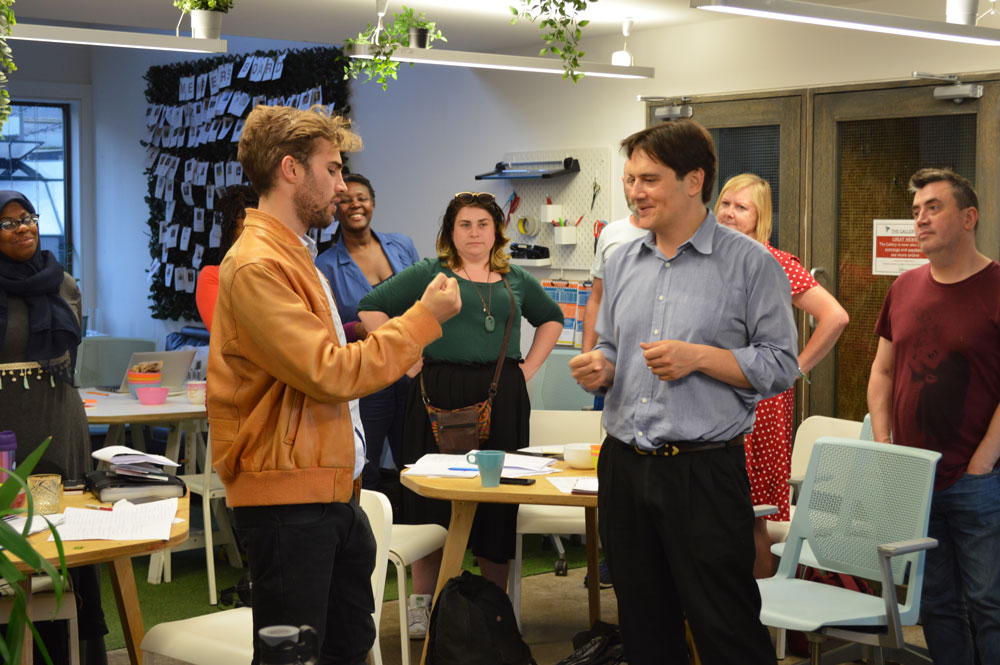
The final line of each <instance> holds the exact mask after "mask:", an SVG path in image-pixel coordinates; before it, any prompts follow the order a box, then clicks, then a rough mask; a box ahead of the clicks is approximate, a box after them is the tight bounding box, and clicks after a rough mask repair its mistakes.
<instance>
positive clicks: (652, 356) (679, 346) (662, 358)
mask: <svg viewBox="0 0 1000 665" xmlns="http://www.w3.org/2000/svg"><path fill="white" fill-rule="evenodd" d="M639 346H640V347H642V355H643V357H644V358H645V360H646V367H647V368H648V369H649V371H651V372H652V373H653V374H655V375H656V376H657V377H659V379H660V381H675V380H677V379H680V378H683V377H685V376H687V375H688V374H690V373H691V372H694V371H697V370H698V369H699V362H700V355H699V353H698V352H699V346H698V345H697V344H689V343H687V342H678V341H677V340H673V339H662V340H659V341H657V342H652V343H646V342H640V343H639Z"/></svg>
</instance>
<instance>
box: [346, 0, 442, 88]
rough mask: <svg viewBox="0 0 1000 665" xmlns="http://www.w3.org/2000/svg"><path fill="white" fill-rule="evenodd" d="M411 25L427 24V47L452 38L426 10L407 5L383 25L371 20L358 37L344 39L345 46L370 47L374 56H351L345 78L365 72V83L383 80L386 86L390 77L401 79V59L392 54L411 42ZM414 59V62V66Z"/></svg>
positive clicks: (383, 86)
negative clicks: (428, 15) (428, 17)
mask: <svg viewBox="0 0 1000 665" xmlns="http://www.w3.org/2000/svg"><path fill="white" fill-rule="evenodd" d="M410 28H427V31H428V32H427V48H431V42H433V41H434V40H437V39H439V40H441V41H443V42H446V41H448V39H447V38H446V37H445V36H444V35H443V34H442V33H441V30H439V29H438V27H437V24H436V23H435V22H434V21H428V20H427V17H426V16H425V15H424V13H423V12H420V13H419V14H417V13H416V12H415V11H414V10H413V9H412V8H410V7H407V6H406V5H403V11H402V12H398V13H394V14H393V15H392V21H391V22H390V23H388V24H387V25H385V27H382V28H381V29H380V27H379V26H376V27H374V28H373V27H372V24H371V23H369V24H368V27H367V28H366V29H365V31H364V32H359V33H358V36H357V37H348V38H347V39H345V40H344V45H345V46H351V45H353V46H363V47H366V48H368V50H369V52H370V53H371V54H372V58H371V59H370V60H369V59H367V58H351V64H350V66H349V67H348V68H347V71H346V72H344V78H345V79H346V78H353V79H356V78H358V77H359V76H360V75H361V74H364V75H365V76H366V78H365V80H364V83H368V82H369V81H375V82H376V83H379V84H381V86H382V90H385V89H387V88H388V87H389V80H390V79H391V80H393V81H395V80H397V78H396V77H397V74H398V73H399V63H398V62H396V61H394V60H392V55H393V54H394V53H395V52H396V49H397V48H399V47H400V46H409V44H410ZM412 66H413V63H412V62H411V63H410V67H412Z"/></svg>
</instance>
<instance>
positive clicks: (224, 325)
mask: <svg viewBox="0 0 1000 665" xmlns="http://www.w3.org/2000/svg"><path fill="white" fill-rule="evenodd" d="M440 336H441V326H440V325H439V324H438V322H437V320H436V319H435V318H434V316H433V315H432V314H431V313H430V311H429V310H428V309H427V308H426V307H425V306H424V305H422V304H420V303H419V302H418V303H416V304H414V306H413V307H411V308H410V309H409V310H408V311H407V312H406V313H405V314H403V316H400V317H397V318H395V319H391V320H390V321H389V322H388V323H386V324H385V325H383V326H382V327H380V328H379V329H378V330H376V331H374V332H372V333H371V334H370V335H369V336H368V337H367V338H366V339H365V340H364V341H362V342H355V343H352V344H348V345H346V346H340V344H339V342H338V340H337V333H336V330H335V328H334V324H333V318H332V316H331V313H330V307H329V304H328V302H327V298H326V294H325V293H324V290H323V286H322V283H321V282H320V276H319V274H318V273H317V272H316V269H315V267H314V266H313V262H312V258H311V257H310V255H309V251H308V250H307V249H306V247H305V246H304V245H303V244H302V240H301V239H300V238H299V237H298V236H296V235H295V233H293V232H292V231H291V229H289V228H288V227H287V226H285V225H284V224H282V223H281V222H280V221H279V220H277V219H275V218H274V217H271V216H269V215H266V214H264V213H261V212H260V211H258V210H252V209H251V210H247V217H246V222H245V224H244V229H243V233H242V235H241V236H240V238H239V240H238V241H237V242H236V244H235V245H233V247H232V249H230V250H229V252H228V253H227V254H226V258H225V260H224V261H223V263H222V266H221V268H220V274H219V297H218V301H217V303H216V307H215V317H214V320H213V322H212V337H211V342H210V346H209V356H208V401H207V405H208V420H209V425H210V428H211V430H210V431H211V436H212V463H213V466H214V467H215V470H216V471H217V472H218V474H219V477H220V478H221V479H222V482H223V483H224V484H225V486H226V498H227V502H228V503H229V505H230V506H262V505H280V504H294V503H314V502H319V503H329V502H334V501H338V502H343V501H348V500H349V499H350V497H351V494H352V484H353V475H354V430H353V426H352V424H351V416H350V413H349V411H348V401H349V400H352V399H355V398H358V397H361V396H363V395H367V394H369V393H372V392H375V391H376V390H379V389H381V388H384V387H385V386H388V385H390V384H391V383H393V382H394V381H396V380H397V379H398V378H399V377H400V376H402V375H403V373H404V372H405V371H406V370H407V368H409V367H410V366H411V365H413V364H414V363H415V362H416V361H417V360H418V359H419V358H420V355H421V352H422V350H423V347H424V346H426V345H427V344H429V343H430V342H432V341H434V340H435V339H437V338H438V337H440Z"/></svg>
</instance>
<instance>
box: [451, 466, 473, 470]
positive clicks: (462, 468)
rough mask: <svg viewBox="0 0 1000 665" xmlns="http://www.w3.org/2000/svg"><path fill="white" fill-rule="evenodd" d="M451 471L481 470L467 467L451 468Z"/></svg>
mask: <svg viewBox="0 0 1000 665" xmlns="http://www.w3.org/2000/svg"><path fill="white" fill-rule="evenodd" d="M448 470H449V471H479V469H476V468H473V467H467V466H449V467H448Z"/></svg>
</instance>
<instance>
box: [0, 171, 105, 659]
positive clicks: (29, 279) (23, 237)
mask: <svg viewBox="0 0 1000 665" xmlns="http://www.w3.org/2000/svg"><path fill="white" fill-rule="evenodd" d="M80 335H81V333H80V290H79V289H78V288H77V286H76V280H74V279H73V276H72V275H70V274H68V273H66V271H64V270H63V267H62V265H60V264H59V261H58V260H56V257H55V256H53V254H52V252H49V251H48V250H43V249H41V248H40V246H39V240H38V215H37V214H36V213H35V208H34V206H33V205H32V204H31V202H30V201H29V200H28V199H27V197H25V196H24V195H23V194H21V193H20V192H15V191H9V190H8V191H0V429H4V430H11V431H13V432H14V434H15V435H16V436H17V455H16V459H17V461H18V462H21V461H23V460H24V458H26V457H27V456H28V455H29V454H30V453H31V452H32V451H33V450H34V449H35V448H37V447H38V445H39V444H41V443H42V441H44V440H45V439H46V438H47V437H50V436H51V437H52V441H51V443H49V447H48V448H47V449H46V451H45V456H44V457H43V458H42V459H41V460H40V461H39V463H38V465H37V466H36V467H35V472H36V473H57V474H59V475H60V476H62V477H63V479H64V480H65V479H66V478H82V477H83V473H84V472H85V471H87V470H89V469H90V468H91V466H90V431H89V429H88V427H87V415H86V413H85V412H84V410H83V401H82V400H81V399H80V394H79V393H78V392H77V390H76V388H74V387H73V371H74V367H75V364H76V350H77V347H78V346H79V344H80ZM70 575H71V577H72V578H73V586H74V589H75V592H76V597H77V602H78V603H79V607H78V616H79V633H80V641H81V649H80V655H81V661H80V662H81V663H89V664H93V663H106V662H107V656H106V654H105V651H104V639H103V636H104V635H105V634H106V633H107V632H108V629H107V626H106V625H105V623H104V613H103V611H102V610H101V594H100V578H99V576H98V571H97V568H96V566H83V567H79V568H72V569H70ZM49 623H50V622H39V623H37V624H36V625H38V626H39V630H40V634H41V635H42V639H43V641H44V642H45V645H46V647H47V648H48V649H49V652H50V654H51V655H52V656H53V662H55V663H59V662H68V660H64V658H68V655H66V656H65V657H64V658H60V656H61V655H62V653H61V652H62V651H63V650H65V648H66V646H67V645H66V637H65V631H64V630H60V629H59V628H61V627H57V626H54V625H47V624H49ZM36 657H37V656H36Z"/></svg>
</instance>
